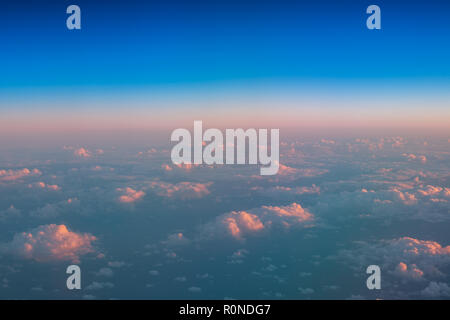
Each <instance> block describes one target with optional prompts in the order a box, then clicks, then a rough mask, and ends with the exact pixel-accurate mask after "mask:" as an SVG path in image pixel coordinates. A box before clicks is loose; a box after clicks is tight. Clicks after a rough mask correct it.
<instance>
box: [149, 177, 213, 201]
mask: <svg viewBox="0 0 450 320" xmlns="http://www.w3.org/2000/svg"><path fill="white" fill-rule="evenodd" d="M211 185H212V183H196V182H179V183H177V184H172V183H167V182H161V181H154V182H152V183H151V184H150V188H152V189H153V190H155V192H156V194H157V195H159V196H161V197H166V198H179V199H199V198H202V197H204V196H206V195H208V194H210V191H209V189H208V188H209V187H210V186H211Z"/></svg>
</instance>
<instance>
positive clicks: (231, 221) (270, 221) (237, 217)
mask: <svg viewBox="0 0 450 320" xmlns="http://www.w3.org/2000/svg"><path fill="white" fill-rule="evenodd" d="M313 219H314V215H313V214H312V213H310V212H309V211H308V210H307V209H304V208H303V207H302V206H301V205H300V204H297V203H292V204H290V205H287V206H262V207H260V208H255V209H251V210H248V211H232V212H229V213H226V214H223V215H221V216H219V217H217V218H216V220H215V221H214V222H211V223H209V224H206V225H204V226H203V232H205V233H207V234H210V235H211V236H214V235H223V234H226V235H230V236H232V237H234V238H236V239H242V238H244V237H246V236H249V235H254V234H258V233H261V232H262V231H266V230H270V229H273V228H282V229H287V228H290V227H295V226H303V227H306V226H311V225H312V221H313Z"/></svg>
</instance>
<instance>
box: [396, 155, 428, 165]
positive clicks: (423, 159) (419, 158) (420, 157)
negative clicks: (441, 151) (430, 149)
mask: <svg viewBox="0 0 450 320" xmlns="http://www.w3.org/2000/svg"><path fill="white" fill-rule="evenodd" d="M402 156H403V157H405V158H406V159H408V160H409V161H419V162H421V163H423V164H425V163H427V157H426V156H424V155H415V154H413V153H403V154H402Z"/></svg>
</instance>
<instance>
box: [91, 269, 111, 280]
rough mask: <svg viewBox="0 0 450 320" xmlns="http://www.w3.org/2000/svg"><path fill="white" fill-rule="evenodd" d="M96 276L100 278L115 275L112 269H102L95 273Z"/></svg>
mask: <svg viewBox="0 0 450 320" xmlns="http://www.w3.org/2000/svg"><path fill="white" fill-rule="evenodd" d="M95 275H96V276H99V277H107V278H109V277H112V276H113V275H114V271H112V269H111V268H101V269H100V270H99V271H98V272H96V273H95Z"/></svg>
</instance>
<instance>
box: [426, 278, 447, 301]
mask: <svg viewBox="0 0 450 320" xmlns="http://www.w3.org/2000/svg"><path fill="white" fill-rule="evenodd" d="M422 295H423V296H425V297H428V298H439V297H450V287H449V286H448V284H446V283H444V282H435V281H431V282H430V284H429V285H428V286H427V287H426V288H425V289H423V290H422Z"/></svg>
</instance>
